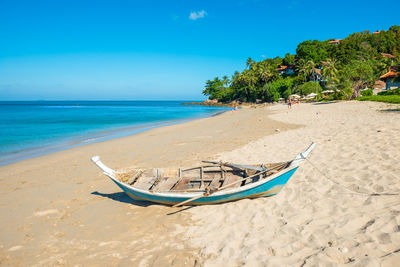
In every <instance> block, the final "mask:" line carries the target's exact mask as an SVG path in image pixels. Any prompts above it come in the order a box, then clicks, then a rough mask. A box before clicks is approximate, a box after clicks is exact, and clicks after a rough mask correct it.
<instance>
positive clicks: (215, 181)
mask: <svg viewBox="0 0 400 267" xmlns="http://www.w3.org/2000/svg"><path fill="white" fill-rule="evenodd" d="M221 179H222V178H221V175H220V174H217V175H215V176H214V178H213V179H212V180H211V183H210V187H211V188H218V187H220V186H221V183H220V181H221Z"/></svg>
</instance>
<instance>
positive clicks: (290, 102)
mask: <svg viewBox="0 0 400 267" xmlns="http://www.w3.org/2000/svg"><path fill="white" fill-rule="evenodd" d="M288 108H289V109H290V108H292V99H290V98H289V102H288Z"/></svg>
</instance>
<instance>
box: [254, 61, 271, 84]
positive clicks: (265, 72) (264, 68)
mask: <svg viewBox="0 0 400 267" xmlns="http://www.w3.org/2000/svg"><path fill="white" fill-rule="evenodd" d="M257 74H258V77H259V78H260V80H261V81H262V82H263V83H266V82H267V81H268V80H269V79H270V78H271V77H272V75H273V74H272V72H271V69H270V68H269V66H268V65H267V64H260V65H259V67H258V68H257Z"/></svg>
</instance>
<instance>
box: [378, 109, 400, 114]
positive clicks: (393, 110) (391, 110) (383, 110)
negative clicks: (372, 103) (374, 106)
mask: <svg viewBox="0 0 400 267" xmlns="http://www.w3.org/2000/svg"><path fill="white" fill-rule="evenodd" d="M381 112H386V113H391V112H393V113H400V108H388V109H382V110H381Z"/></svg>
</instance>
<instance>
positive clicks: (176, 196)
mask: <svg viewBox="0 0 400 267" xmlns="http://www.w3.org/2000/svg"><path fill="white" fill-rule="evenodd" d="M314 147H315V144H314V143H312V144H311V145H310V146H309V147H308V148H307V149H306V150H305V151H304V152H302V153H300V154H298V155H297V156H296V157H295V158H294V159H293V160H291V161H285V162H279V163H269V164H261V165H240V164H233V163H224V162H212V161H203V163H204V165H203V166H199V167H193V168H179V169H162V168H155V169H134V170H130V171H128V172H117V171H115V170H113V169H111V168H109V167H107V166H106V165H104V164H103V163H102V162H101V161H100V157H99V156H95V157H92V161H93V162H94V163H95V164H96V165H97V166H98V167H99V168H100V169H101V170H102V171H103V172H104V174H105V175H106V176H108V177H109V178H110V179H111V180H112V181H113V182H114V183H116V184H117V185H118V186H119V187H120V188H121V189H122V190H123V191H124V192H125V193H126V194H127V195H128V196H129V197H131V198H132V199H134V200H136V201H150V202H155V203H160V204H165V205H172V206H174V207H178V206H182V205H208V204H217V203H223V202H228V201H235V200H239V199H243V198H257V197H269V196H273V195H276V194H278V193H279V191H281V189H282V188H283V186H284V185H285V184H286V183H287V182H288V181H289V179H290V177H292V175H293V174H294V173H295V171H296V170H297V169H298V168H299V166H300V165H301V163H303V162H304V160H305V159H306V158H307V156H308V155H309V154H310V152H311V151H312V150H313V149H314Z"/></svg>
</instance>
